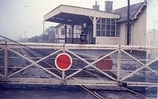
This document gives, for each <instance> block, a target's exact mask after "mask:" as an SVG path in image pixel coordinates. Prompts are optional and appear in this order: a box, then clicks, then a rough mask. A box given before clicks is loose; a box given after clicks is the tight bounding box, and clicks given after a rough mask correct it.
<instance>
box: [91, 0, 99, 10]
mask: <svg viewBox="0 0 158 99" xmlns="http://www.w3.org/2000/svg"><path fill="white" fill-rule="evenodd" d="M99 8H100V6H99V5H98V4H97V1H95V5H93V9H94V10H99Z"/></svg>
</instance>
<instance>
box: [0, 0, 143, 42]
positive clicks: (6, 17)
mask: <svg viewBox="0 0 158 99" xmlns="http://www.w3.org/2000/svg"><path fill="white" fill-rule="evenodd" d="M97 1H98V4H99V5H100V9H101V10H104V8H105V7H104V2H105V1H106V0H97ZM143 1H144V0H131V4H133V3H138V2H143ZM94 3H95V0H84V1H83V0H0V19H1V20H0V34H1V35H3V36H7V37H9V38H12V39H17V38H19V37H24V36H25V37H31V36H35V35H39V34H42V33H43V17H44V15H45V14H46V13H48V12H49V11H51V10H52V9H54V8H55V7H57V6H59V5H60V4H67V5H74V6H80V7H87V8H92V5H94ZM126 5H127V0H113V8H114V9H116V8H120V7H123V6H126ZM52 25H54V24H52Z"/></svg>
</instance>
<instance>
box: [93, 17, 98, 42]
mask: <svg viewBox="0 0 158 99" xmlns="http://www.w3.org/2000/svg"><path fill="white" fill-rule="evenodd" d="M96 24H97V19H96V17H93V39H92V41H93V43H94V44H96V40H95V39H94V38H95V37H96V27H97V25H96Z"/></svg>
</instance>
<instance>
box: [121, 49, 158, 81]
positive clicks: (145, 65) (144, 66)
mask: <svg viewBox="0 0 158 99" xmlns="http://www.w3.org/2000/svg"><path fill="white" fill-rule="evenodd" d="M123 52H124V53H125V54H127V53H126V52H125V51H123ZM130 56H131V55H130ZM131 57H132V58H133V59H135V60H137V59H136V58H134V57H133V56H131ZM157 60H158V57H157V58H156V59H154V60H153V61H151V62H149V63H147V64H143V63H142V62H140V61H139V60H137V61H138V62H139V63H141V64H142V65H143V66H141V67H140V68H138V69H136V70H135V71H133V72H132V73H130V74H128V75H126V76H125V77H124V78H122V79H121V81H123V80H125V79H127V78H129V77H130V76H132V75H133V74H135V73H137V72H139V71H140V70H142V69H144V68H148V69H149V70H151V71H152V72H154V73H156V74H157V75H158V73H157V72H156V71H154V70H153V69H151V68H150V67H149V66H150V65H151V64H152V63H154V62H155V61H157Z"/></svg>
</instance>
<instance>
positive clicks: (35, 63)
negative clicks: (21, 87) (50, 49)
mask: <svg viewBox="0 0 158 99" xmlns="http://www.w3.org/2000/svg"><path fill="white" fill-rule="evenodd" d="M9 50H10V51H11V52H13V53H15V54H17V55H19V56H20V57H22V58H24V59H26V60H27V61H29V62H31V64H30V65H28V66H26V67H24V68H22V69H20V70H19V71H16V72H14V73H12V74H10V75H9V76H8V77H11V76H13V75H15V74H17V73H19V72H21V71H23V70H25V69H27V68H29V67H31V66H33V65H36V66H37V67H39V68H41V69H43V70H44V71H46V72H47V73H49V74H51V75H53V76H55V77H57V78H59V79H62V78H61V77H60V76H58V75H56V74H54V73H53V72H51V71H49V70H48V69H46V68H44V67H42V66H41V65H39V64H37V63H39V62H41V61H43V60H44V59H46V58H48V57H50V56H52V55H54V54H56V53H58V52H59V51H61V50H57V51H55V52H54V53H51V54H49V55H47V56H45V57H43V58H42V59H40V60H38V61H36V62H35V61H33V60H30V59H28V58H27V57H25V56H23V55H21V54H20V53H18V52H16V51H14V50H12V49H9Z"/></svg>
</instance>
